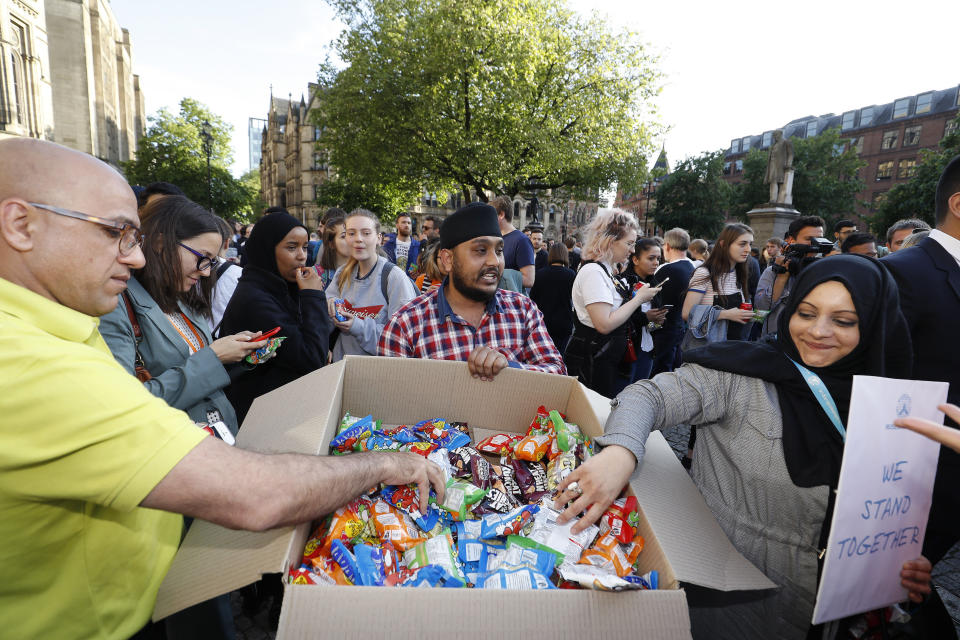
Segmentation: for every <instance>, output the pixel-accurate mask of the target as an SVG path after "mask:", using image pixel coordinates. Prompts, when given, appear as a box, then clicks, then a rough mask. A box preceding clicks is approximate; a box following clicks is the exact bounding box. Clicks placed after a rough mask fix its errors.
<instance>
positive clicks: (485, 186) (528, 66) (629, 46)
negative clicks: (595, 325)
mask: <svg viewBox="0 0 960 640" xmlns="http://www.w3.org/2000/svg"><path fill="white" fill-rule="evenodd" d="M329 1H330V2H331V4H332V5H333V6H334V7H335V9H336V10H337V13H338V16H339V18H340V20H342V21H343V22H344V23H345V24H346V25H347V29H346V30H345V31H344V33H343V34H342V35H341V36H340V38H339V39H338V40H337V41H336V43H335V46H334V48H335V53H336V55H337V57H338V58H339V59H340V60H342V61H343V63H344V65H345V66H343V67H342V68H335V67H334V66H332V65H329V64H327V65H324V66H322V67H321V74H320V84H321V86H323V87H325V89H324V90H323V94H322V96H321V100H320V108H319V109H318V110H317V111H316V115H315V116H314V117H315V124H317V125H319V126H321V127H323V134H322V136H321V140H320V146H322V147H323V148H325V149H327V150H328V151H329V153H330V160H331V163H332V164H333V165H334V166H336V167H337V171H338V173H339V175H340V180H341V181H342V182H343V183H344V184H345V185H348V186H349V187H350V188H352V189H375V188H378V187H379V186H381V185H389V189H390V190H396V191H404V192H406V193H414V194H419V193H421V192H422V190H423V189H424V188H426V189H428V190H430V191H431V192H436V193H446V192H451V191H454V192H460V193H462V194H463V195H464V199H466V200H469V199H470V195H471V192H475V193H476V194H477V195H478V196H479V197H480V198H481V199H486V197H487V196H486V193H485V192H491V193H497V194H503V193H506V194H509V195H515V194H516V193H518V192H520V191H524V190H526V189H527V188H528V185H530V184H531V182H533V183H537V184H538V188H541V189H547V188H561V187H566V188H576V187H590V188H593V189H596V188H607V187H609V186H610V185H611V184H613V183H615V182H619V183H620V185H621V187H622V188H626V189H630V188H638V187H639V185H640V183H642V181H643V178H644V177H645V175H646V162H645V157H646V156H647V155H649V152H650V139H651V136H652V135H653V133H654V131H653V126H652V125H651V124H650V123H649V121H650V120H651V113H652V108H651V106H650V105H649V101H650V99H651V98H652V97H653V96H654V95H655V94H656V93H657V92H658V90H659V86H658V83H659V73H658V72H657V70H656V66H655V65H656V60H655V58H653V57H652V56H651V55H650V54H648V53H647V52H646V50H645V49H644V47H643V45H642V44H641V43H640V41H639V40H638V38H637V36H636V35H635V34H632V33H629V32H625V31H614V30H613V29H612V28H611V27H610V26H609V25H608V24H606V23H605V22H604V21H602V20H601V19H599V18H597V17H590V18H584V17H581V16H579V15H577V14H576V13H574V12H572V11H571V10H569V9H567V8H566V6H565V5H564V4H563V0H490V1H488V2H481V3H478V2H474V1H473V0H329ZM357 185H362V186H359V187H358V186H357Z"/></svg>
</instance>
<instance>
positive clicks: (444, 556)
mask: <svg viewBox="0 0 960 640" xmlns="http://www.w3.org/2000/svg"><path fill="white" fill-rule="evenodd" d="M403 560H404V562H406V564H407V566H408V567H410V568H411V569H419V568H421V567H425V566H427V565H431V564H436V565H440V566H441V567H443V568H444V569H446V570H447V572H448V573H449V574H450V575H452V576H453V577H455V578H457V579H458V580H464V577H463V572H462V571H460V565H459V564H458V563H457V556H456V552H455V551H454V546H453V536H452V535H451V534H450V529H444V530H443V531H441V532H440V535H438V536H436V537H433V538H430V539H428V540H425V541H424V542H421V543H420V544H418V545H416V546H413V547H410V548H409V549H407V551H406V552H405V553H404V554H403Z"/></svg>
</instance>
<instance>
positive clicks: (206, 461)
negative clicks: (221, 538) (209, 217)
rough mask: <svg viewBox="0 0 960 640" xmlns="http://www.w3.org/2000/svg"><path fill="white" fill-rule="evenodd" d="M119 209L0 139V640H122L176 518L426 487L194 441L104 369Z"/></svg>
mask: <svg viewBox="0 0 960 640" xmlns="http://www.w3.org/2000/svg"><path fill="white" fill-rule="evenodd" d="M138 225H139V220H138V218H137V205H136V200H135V198H134V196H133V192H132V191H131V189H130V188H129V186H127V184H126V182H125V181H124V180H123V178H122V177H121V176H120V175H119V174H117V173H116V172H115V171H114V170H113V169H111V168H110V167H108V166H107V165H105V164H103V163H102V162H100V161H99V160H96V159H95V158H93V157H91V156H87V155H85V154H81V153H78V152H75V151H71V150H68V149H66V148H64V147H60V146H57V145H54V144H52V143H49V142H43V141H39V140H29V139H16V138H14V139H5V140H0V388H2V389H3V390H4V391H3V393H2V394H0V416H2V417H0V514H2V515H0V636H2V637H9V638H45V639H49V638H128V637H130V636H132V635H134V634H136V633H137V632H138V630H140V629H141V628H142V627H143V626H144V625H145V624H146V623H147V621H148V619H149V617H150V614H151V612H152V610H153V606H154V601H155V599H156V595H157V589H158V588H159V585H160V583H161V582H162V580H163V577H164V575H165V574H166V572H167V570H168V569H169V566H170V563H171V561H172V559H173V555H174V553H175V552H176V549H177V545H178V544H179V541H180V533H181V527H182V517H181V515H180V514H184V515H188V516H193V517H197V518H203V519H206V520H210V521H212V522H216V523H218V524H221V525H224V526H227V527H232V528H242V529H251V530H264V529H269V528H274V527H278V526H282V525H287V524H293V523H299V522H305V521H309V520H313V519H315V518H318V517H320V516H322V515H323V514H325V513H328V512H330V511H332V510H334V509H336V508H337V507H338V506H340V505H341V504H344V503H346V502H348V501H349V500H351V499H352V498H354V497H356V496H358V495H360V494H361V493H363V491H364V490H366V489H367V488H369V487H371V486H374V485H376V484H377V483H380V482H385V483H388V484H404V483H410V482H413V483H417V484H418V485H419V486H420V490H421V491H426V490H428V489H429V486H430V485H433V486H434V488H435V489H436V490H437V491H438V493H441V494H442V488H443V487H442V484H443V478H442V474H441V472H440V470H439V468H438V467H436V465H434V464H433V463H430V462H428V461H426V460H425V459H424V458H422V457H421V456H418V455H415V454H403V453H389V454H382V453H374V454H357V455H352V456H346V457H342V458H327V457H314V456H301V455H294V454H284V455H261V454H256V453H252V452H248V451H243V450H239V449H235V448H233V447H230V446H228V445H226V444H224V443H223V442H222V441H221V440H218V439H215V438H211V437H207V436H206V434H205V433H204V432H202V431H201V430H200V429H198V428H197V427H196V426H195V425H194V424H193V422H191V420H190V419H189V418H188V417H187V415H186V414H185V413H183V412H181V411H178V410H175V409H172V408H170V407H169V406H167V405H166V404H165V403H164V402H163V401H162V400H160V399H159V398H156V397H154V396H153V395H151V394H150V393H149V392H147V391H146V390H145V389H144V388H143V386H142V385H141V384H140V383H139V382H138V381H137V379H136V378H134V377H133V376H131V375H129V374H127V373H126V371H124V369H123V368H122V367H120V365H118V364H117V363H116V361H115V360H114V359H113V356H112V355H111V354H110V351H109V350H108V349H107V346H106V344H105V343H104V341H103V338H101V336H100V334H99V332H98V330H97V324H98V320H97V317H98V316H101V315H103V314H105V313H108V312H109V311H111V310H112V309H113V308H114V306H115V305H116V304H117V294H119V293H120V292H121V291H123V290H124V289H125V288H126V282H127V280H128V279H129V278H130V272H131V270H132V269H139V268H141V267H143V264H144V258H143V253H142V252H141V251H140V244H141V243H142V238H141V236H140V232H139V226H138Z"/></svg>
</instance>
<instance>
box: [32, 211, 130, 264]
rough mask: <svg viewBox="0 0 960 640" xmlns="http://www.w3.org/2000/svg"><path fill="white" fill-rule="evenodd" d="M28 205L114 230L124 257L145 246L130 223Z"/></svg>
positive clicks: (77, 212)
mask: <svg viewBox="0 0 960 640" xmlns="http://www.w3.org/2000/svg"><path fill="white" fill-rule="evenodd" d="M27 204H29V205H30V206H31V207H35V208H37V209H43V210H44V211H49V212H50V213H55V214H57V215H59V216H66V217H68V218H76V219H77V220H86V221H87V222H92V223H94V224H98V225H100V226H101V227H108V228H110V229H113V230H114V232H113V233H111V235H114V234H115V235H116V237H117V241H118V242H119V247H120V255H122V256H128V255H130V254H131V253H133V250H134V249H136V248H137V247H142V246H143V234H142V233H141V232H140V229H139V228H137V227H135V226H133V225H132V224H130V223H129V222H118V221H116V220H107V219H106V218H99V217H97V216H91V215H89V214H86V213H80V212H79V211H71V210H70V209H61V208H60V207H51V206H50V205H47V204H40V203H39V202H28V203H27Z"/></svg>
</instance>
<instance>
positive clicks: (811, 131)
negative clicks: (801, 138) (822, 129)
mask: <svg viewBox="0 0 960 640" xmlns="http://www.w3.org/2000/svg"><path fill="white" fill-rule="evenodd" d="M815 135H817V121H816V120H811V121H810V122H808V123H807V137H808V138H812V137H814V136H815Z"/></svg>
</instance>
